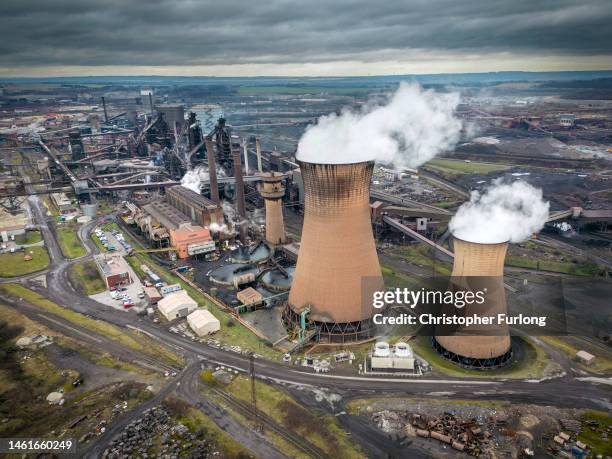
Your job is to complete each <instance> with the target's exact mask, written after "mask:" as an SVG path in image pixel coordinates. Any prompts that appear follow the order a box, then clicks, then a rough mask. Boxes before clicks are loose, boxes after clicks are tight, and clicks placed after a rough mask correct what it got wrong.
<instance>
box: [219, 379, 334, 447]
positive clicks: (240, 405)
mask: <svg viewBox="0 0 612 459" xmlns="http://www.w3.org/2000/svg"><path fill="white" fill-rule="evenodd" d="M213 391H214V393H215V394H217V395H218V396H220V397H221V398H222V399H223V400H225V401H226V402H227V403H228V404H229V405H231V406H232V407H233V408H234V409H235V410H237V411H238V412H240V413H245V414H247V415H248V416H250V417H251V418H252V419H258V420H259V421H260V422H261V424H262V425H263V426H264V428H266V429H268V430H270V431H272V432H274V433H275V434H277V435H279V436H280V437H282V438H283V439H284V440H286V441H288V442H289V443H291V444H292V445H293V446H295V447H296V448H297V449H299V450H300V451H302V452H303V453H305V454H307V455H308V456H309V457H313V458H317V459H326V458H328V457H329V456H328V455H327V454H325V452H323V451H321V450H320V449H319V448H318V447H316V446H315V445H313V444H312V443H310V442H308V441H306V440H304V439H303V438H301V437H299V436H298V435H295V434H292V433H291V432H289V431H288V430H287V429H286V428H285V427H283V426H280V425H278V424H277V423H276V422H275V421H274V420H273V419H272V418H271V417H269V416H268V415H267V414H265V413H263V412H262V411H261V410H257V409H253V407H252V406H251V405H249V404H248V403H245V402H243V401H241V400H237V399H236V398H235V397H232V396H231V395H229V394H228V393H226V392H223V391H222V390H219V389H213Z"/></svg>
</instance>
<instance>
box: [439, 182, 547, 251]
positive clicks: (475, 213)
mask: <svg viewBox="0 0 612 459" xmlns="http://www.w3.org/2000/svg"><path fill="white" fill-rule="evenodd" d="M548 208H549V202H548V201H544V200H543V199H542V190H541V189H539V188H535V187H533V186H531V185H529V184H528V183H527V182H524V181H521V180H518V181H516V182H513V183H507V182H504V181H503V179H502V178H499V179H497V180H494V181H493V182H492V184H491V186H490V187H489V188H487V189H486V190H485V191H484V193H480V192H478V191H472V195H471V197H470V200H469V201H468V202H466V203H464V204H463V205H462V206H461V207H459V209H458V210H457V213H456V214H455V216H454V217H453V218H452V220H451V221H450V223H449V228H450V230H451V232H452V233H453V235H455V236H456V237H458V238H459V239H463V240H465V241H469V242H478V243H483V244H494V243H498V242H506V241H509V242H522V241H524V240H525V239H527V238H529V237H530V236H531V235H532V234H534V233H537V232H538V231H540V230H541V229H542V227H543V226H544V224H545V223H546V220H547V219H548Z"/></svg>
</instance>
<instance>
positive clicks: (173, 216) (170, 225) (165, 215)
mask: <svg viewBox="0 0 612 459" xmlns="http://www.w3.org/2000/svg"><path fill="white" fill-rule="evenodd" d="M142 210H144V211H145V212H146V213H147V214H149V215H150V216H151V217H153V218H154V219H155V220H157V221H158V222H159V223H160V224H161V225H162V226H163V227H164V228H167V229H172V230H175V229H177V228H178V227H179V226H181V225H182V224H185V223H191V219H190V218H189V217H187V215H185V214H184V213H183V212H181V211H180V210H178V209H177V208H176V207H174V206H172V205H170V204H168V203H167V202H166V201H153V202H151V203H150V204H147V205H145V206H142Z"/></svg>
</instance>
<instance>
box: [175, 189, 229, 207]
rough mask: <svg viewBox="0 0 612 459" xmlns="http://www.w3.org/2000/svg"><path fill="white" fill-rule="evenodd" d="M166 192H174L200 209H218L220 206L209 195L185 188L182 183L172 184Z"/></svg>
mask: <svg viewBox="0 0 612 459" xmlns="http://www.w3.org/2000/svg"><path fill="white" fill-rule="evenodd" d="M166 193H167V194H168V195H172V194H174V195H176V196H180V197H181V198H183V199H185V200H187V201H189V203H190V204H191V205H193V206H194V207H199V208H200V209H216V208H217V207H219V206H217V204H215V203H214V202H213V201H211V200H210V199H208V198H207V197H205V196H202V195H201V194H199V193H196V192H195V191H193V190H190V189H189V188H185V187H184V186H182V185H175V186H172V187H170V188H168V189H167V190H166Z"/></svg>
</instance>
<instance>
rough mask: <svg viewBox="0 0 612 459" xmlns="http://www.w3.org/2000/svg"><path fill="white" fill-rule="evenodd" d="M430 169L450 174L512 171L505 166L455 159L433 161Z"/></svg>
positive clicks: (429, 165) (428, 164) (429, 163)
mask: <svg viewBox="0 0 612 459" xmlns="http://www.w3.org/2000/svg"><path fill="white" fill-rule="evenodd" d="M427 166H428V167H431V168H432V169H434V170H439V171H441V172H446V173H450V174H488V173H490V172H495V171H504V170H507V169H510V166H508V165H505V164H494V163H479V162H469V163H468V162H465V161H463V160H453V159H432V160H431V161H429V162H428V163H427Z"/></svg>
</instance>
